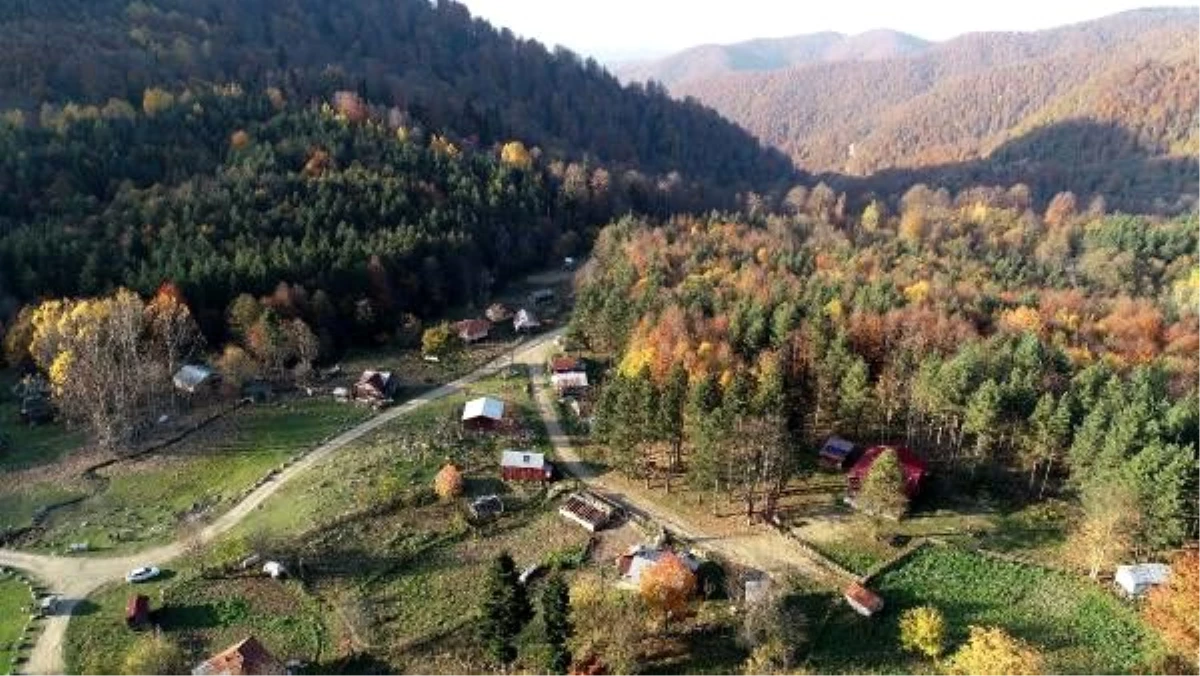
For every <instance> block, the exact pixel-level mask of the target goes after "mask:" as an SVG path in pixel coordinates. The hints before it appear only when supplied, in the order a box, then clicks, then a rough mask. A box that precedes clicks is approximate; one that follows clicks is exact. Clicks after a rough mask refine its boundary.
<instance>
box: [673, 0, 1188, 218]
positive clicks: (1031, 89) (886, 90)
mask: <svg viewBox="0 0 1200 676" xmlns="http://www.w3.org/2000/svg"><path fill="white" fill-rule="evenodd" d="M1197 20H1198V17H1197V13H1196V11H1195V10H1191V9H1171V10H1146V11H1139V12H1129V13H1125V14H1120V15H1115V16H1112V17H1109V18H1106V19H1101V20H1097V21H1092V22H1087V23H1082V24H1078V25H1074V26H1067V27H1063V28H1058V29H1053V30H1048V31H1041V32H1037V33H980V34H972V35H967V36H963V37H960V38H957V39H954V40H951V41H948V42H945V43H940V44H936V45H932V46H930V47H928V48H926V49H923V50H921V51H920V52H918V53H915V54H912V55H909V56H900V57H896V58H889V59H884V60H868V59H859V60H850V61H841V62H837V63H819V64H807V65H800V66H797V67H793V68H789V69H784V70H775V71H769V72H746V73H735V74H726V75H720V76H715V77H702V78H699V79H691V80H688V81H680V82H678V84H676V85H674V86H672V92H673V93H675V94H677V95H679V96H694V97H696V98H698V99H699V100H701V101H703V102H705V103H708V104H710V105H713V106H714V107H715V108H717V110H719V111H721V112H722V113H723V114H725V115H727V116H728V117H729V118H730V119H732V120H735V121H737V122H739V123H740V124H742V125H744V126H745V127H746V128H747V129H749V130H750V131H751V132H753V133H754V134H756V135H757V136H758V137H759V138H761V139H763V140H764V141H766V142H768V143H771V144H773V145H775V146H777V147H779V148H780V149H782V150H784V151H785V152H787V153H788V154H789V155H790V156H791V157H792V158H793V159H794V160H795V161H796V162H797V163H798V164H799V165H800V166H801V167H802V168H804V169H807V170H810V171H814V172H833V173H841V174H849V175H853V176H868V175H871V174H874V173H875V172H878V171H881V170H885V169H896V168H902V169H918V168H928V167H933V166H939V167H946V166H949V165H953V164H962V163H969V162H973V161H976V160H978V159H981V158H983V159H992V158H993V155H994V153H995V151H996V150H997V149H998V148H1001V147H1004V148H1005V149H1007V152H1004V153H1001V154H999V155H998V156H996V157H995V158H994V159H995V160H996V163H997V164H999V165H1001V166H1000V167H998V172H997V173H998V174H1003V173H1005V172H1006V171H1007V169H1006V168H1005V166H1003V165H1010V166H1009V168H1011V169H1014V170H1015V171H1017V172H1019V173H1022V174H1023V175H1024V179H1023V180H1025V181H1026V182H1027V183H1030V184H1034V183H1036V182H1037V181H1038V179H1039V178H1047V179H1050V180H1053V181H1057V185H1055V186H1053V187H1052V188H1051V193H1050V194H1051V195H1052V194H1053V192H1057V191H1059V190H1064V189H1071V190H1074V191H1075V192H1077V193H1083V192H1084V190H1082V189H1081V187H1080V185H1073V184H1069V183H1065V182H1064V181H1065V180H1066V179H1067V178H1069V177H1066V176H1063V175H1061V174H1056V173H1055V172H1056V171H1057V169H1058V168H1053V167H1052V168H1046V167H1038V166H1034V167H1018V166H1017V165H1019V163H1020V162H1021V161H1022V160H1024V156H1023V155H1022V154H1021V153H1016V152H1013V150H1014V149H1015V148H1020V149H1021V151H1022V152H1030V153H1033V154H1035V155H1039V156H1041V157H1043V158H1044V157H1051V156H1053V157H1055V158H1057V159H1058V160H1059V163H1060V164H1061V165H1062V166H1063V167H1067V168H1069V169H1070V170H1071V171H1078V170H1079V169H1080V168H1079V167H1078V166H1075V165H1080V164H1089V163H1090V162H1091V160H1092V158H1091V156H1090V153H1092V152H1094V151H1095V149H1096V148H1097V147H1098V146H1099V143H1100V142H1102V141H1103V140H1102V139H1100V138H1096V137H1093V138H1090V139H1057V140H1059V141H1061V143H1059V144H1057V145H1051V146H1040V147H1039V146H1033V145H1032V144H1031V143H1024V144H1023V145H1022V143H1023V141H1022V137H1024V136H1026V135H1027V134H1029V133H1031V132H1035V131H1038V130H1040V129H1042V128H1044V127H1047V126H1049V125H1054V124H1073V125H1077V124H1098V125H1102V126H1107V125H1110V124H1111V125H1113V126H1115V127H1116V128H1117V129H1119V130H1120V131H1121V132H1122V133H1125V134H1127V135H1128V142H1127V143H1125V144H1122V145H1121V146H1120V147H1121V148H1122V149H1127V150H1128V151H1129V152H1124V153H1122V157H1127V156H1129V155H1132V154H1137V155H1140V156H1146V157H1151V158H1164V157H1170V158H1185V159H1187V160H1189V161H1188V162H1185V163H1181V171H1182V173H1180V172H1177V171H1174V170H1172V172H1171V173H1170V175H1169V176H1167V177H1166V182H1165V183H1163V184H1162V185H1161V186H1160V187H1161V190H1160V191H1159V195H1158V196H1159V197H1162V198H1163V199H1164V200H1165V202H1166V203H1168V204H1170V203H1173V202H1174V201H1175V200H1176V199H1177V198H1178V196H1179V192H1180V188H1181V186H1184V187H1185V188H1186V194H1187V195H1194V194H1195V190H1194V187H1195V178H1194V177H1195V164H1196V163H1195V155H1196V153H1197V151H1198V150H1200V135H1198V132H1197V128H1196V124H1195V117H1196V110H1197V106H1198V103H1197V94H1196V92H1197V83H1196V72H1197V71H1198V70H1200V63H1198V62H1197V51H1198V49H1200V33H1198V31H1197ZM1032 138H1034V139H1036V140H1039V141H1046V140H1052V139H1055V136H1054V135H1053V134H1048V133H1047V134H1041V135H1035V136H1034V137H1032ZM1074 141H1084V143H1083V144H1082V145H1080V146H1076V145H1074ZM1105 152H1108V153H1110V154H1113V153H1114V152H1115V151H1113V150H1112V149H1109V150H1106V151H1105ZM1087 169H1088V170H1089V171H1092V172H1093V173H1094V171H1095V170H1097V169H1098V168H1097V167H1087ZM1109 169H1110V171H1111V172H1112V173H1129V172H1128V171H1127V170H1126V169H1118V168H1117V165H1110V166H1109ZM960 173H962V172H957V171H952V172H950V177H949V178H948V179H947V181H950V180H953V177H954V176H957V175H958V174H960ZM974 173H978V172H974ZM921 178H924V177H921ZM997 180H999V179H997ZM912 182H913V181H909V184H911V183H912ZM973 182H978V180H977V179H976V180H974V181H973ZM1084 182H1085V183H1103V182H1104V179H1097V178H1095V177H1092V176H1089V177H1088V178H1087V179H1086V180H1085V181H1084ZM970 184H973V183H972V182H964V183H958V184H957V187H966V186H967V185H970ZM952 187H953V186H952ZM1105 196H1106V197H1107V198H1108V199H1109V200H1110V203H1117V202H1120V201H1121V199H1122V197H1123V195H1122V194H1120V193H1119V192H1116V193H1109V194H1106V195H1105ZM1047 199H1048V197H1047ZM1123 206H1126V207H1127V208H1131V209H1143V208H1149V207H1150V204H1149V202H1148V201H1146V200H1144V199H1142V198H1141V197H1137V196H1135V198H1134V199H1132V200H1131V201H1130V202H1129V203H1127V204H1124V205H1123Z"/></svg>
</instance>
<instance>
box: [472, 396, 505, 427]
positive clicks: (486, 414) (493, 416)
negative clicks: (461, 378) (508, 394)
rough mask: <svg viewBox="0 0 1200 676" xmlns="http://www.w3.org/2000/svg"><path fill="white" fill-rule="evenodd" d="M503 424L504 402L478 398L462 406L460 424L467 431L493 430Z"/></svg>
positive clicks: (490, 398) (489, 398)
mask: <svg viewBox="0 0 1200 676" xmlns="http://www.w3.org/2000/svg"><path fill="white" fill-rule="evenodd" d="M503 422H504V402H503V401H500V400H499V399H493V398H492V397H480V398H478V399H472V400H471V401H468V402H467V404H466V406H463V413H462V423H463V425H464V426H466V427H467V428H468V429H485V430H486V429H495V428H496V427H499V426H500V424H501V423H503Z"/></svg>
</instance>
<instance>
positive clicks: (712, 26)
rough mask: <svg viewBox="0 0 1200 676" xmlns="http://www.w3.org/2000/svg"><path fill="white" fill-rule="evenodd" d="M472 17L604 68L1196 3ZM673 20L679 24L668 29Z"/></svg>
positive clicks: (486, 1) (772, 2) (515, 12)
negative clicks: (800, 42)
mask: <svg viewBox="0 0 1200 676" xmlns="http://www.w3.org/2000/svg"><path fill="white" fill-rule="evenodd" d="M463 2H464V3H465V4H466V6H467V7H468V8H470V10H471V13H472V14H473V15H475V16H479V17H482V18H484V19H487V20H488V21H489V22H491V23H492V24H493V25H495V26H498V27H505V28H508V29H510V30H512V31H513V32H514V33H516V34H518V35H521V36H523V37H526V38H533V39H536V40H538V41H540V42H543V43H545V44H547V45H548V46H553V45H562V46H564V47H567V48H568V49H571V50H572V51H574V52H576V53H579V54H582V55H585V56H592V57H594V58H596V59H597V60H599V61H602V62H604V63H608V64H614V63H619V62H622V61H633V60H640V59H648V58H655V57H658V56H664V55H667V54H671V53H673V52H677V51H680V50H683V49H687V48H689V47H694V46H697V45H703V44H730V43H736V42H742V41H745V40H752V39H756V38H780V37H789V36H794V35H802V34H807V33H820V32H825V31H832V32H837V33H844V34H847V35H854V34H858V33H864V32H867V31H871V30H879V29H889V30H897V31H901V32H904V33H909V34H911V35H915V36H917V37H920V38H923V39H926V40H931V41H942V40H947V39H950V38H953V37H956V36H958V35H963V34H965V33H974V32H985V31H1035V30H1042V29H1047V28H1053V27H1056V26H1061V25H1065V24H1071V23H1077V22H1081V21H1088V20H1092V19H1098V18H1100V17H1104V16H1108V15H1111V14H1117V13H1120V12H1125V11H1130V10H1137V9H1149V8H1156V7H1190V8H1200V5H1197V4H1195V3H1145V2H1140V3H1139V2H1133V1H1131V0H1095V1H1093V2H1089V3H1086V4H1082V3H1081V4H1075V3H1045V2H1035V1H1034V0H1012V1H1011V2H1006V3H1003V4H994V5H978V4H976V3H945V2H936V1H928V2H910V3H903V4H900V3H895V4H892V3H882V2H872V1H870V0H849V1H848V2H841V3H833V4H830V5H828V6H813V5H810V4H808V3H796V2H789V1H787V0H741V1H740V2H738V3H737V6H736V7H737V11H736V12H730V11H728V10H727V9H726V6H724V5H720V4H718V3H694V2H688V1H687V0H653V1H652V2H645V1H644V0H609V2H606V3H603V4H592V3H582V2H563V0H517V1H514V0H463ZM672 24H679V25H677V26H675V27H674V28H671V25H672Z"/></svg>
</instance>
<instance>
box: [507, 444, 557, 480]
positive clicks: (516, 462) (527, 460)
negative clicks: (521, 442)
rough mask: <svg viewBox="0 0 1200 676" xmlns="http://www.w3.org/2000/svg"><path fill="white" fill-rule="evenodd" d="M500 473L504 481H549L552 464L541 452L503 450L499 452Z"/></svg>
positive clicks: (552, 473)
mask: <svg viewBox="0 0 1200 676" xmlns="http://www.w3.org/2000/svg"><path fill="white" fill-rule="evenodd" d="M500 475H501V476H502V477H503V478H504V480H505V481H549V480H550V479H551V478H553V476H554V465H552V464H550V463H549V462H548V461H547V460H546V456H544V455H542V454H541V453H530V452H528V451H504V452H503V453H501V454H500Z"/></svg>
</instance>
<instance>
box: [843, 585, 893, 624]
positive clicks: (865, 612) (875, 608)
mask: <svg viewBox="0 0 1200 676" xmlns="http://www.w3.org/2000/svg"><path fill="white" fill-rule="evenodd" d="M842 596H844V597H845V599H846V603H849V604H850V607H851V608H853V609H854V612H856V613H858V614H859V615H862V616H863V617H871V616H872V615H874V614H875V613H877V612H879V611H880V610H883V598H882V597H881V596H879V594H876V593H875V592H873V591H871V590H870V589H867V588H866V587H864V586H863V585H861V584H859V583H857V582H851V583H850V586H848V587H846V590H845V591H844V592H843V593H842Z"/></svg>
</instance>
